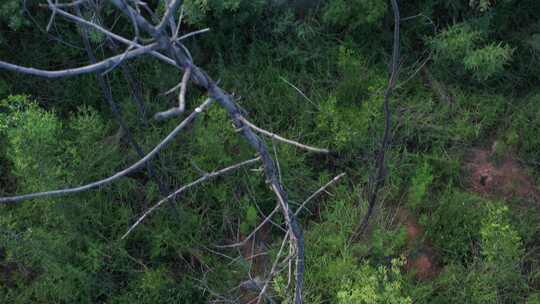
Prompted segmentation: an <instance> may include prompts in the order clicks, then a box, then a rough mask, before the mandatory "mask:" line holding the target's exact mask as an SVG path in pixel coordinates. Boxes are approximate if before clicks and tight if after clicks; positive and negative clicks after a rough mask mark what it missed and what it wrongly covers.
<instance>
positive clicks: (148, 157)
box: [0, 99, 212, 204]
mask: <svg viewBox="0 0 540 304" xmlns="http://www.w3.org/2000/svg"><path fill="white" fill-rule="evenodd" d="M211 103H212V100H211V99H207V100H206V101H205V102H204V103H203V104H201V105H200V106H199V107H198V108H196V109H195V111H193V112H192V113H191V114H190V115H189V116H188V117H186V119H184V120H183V121H182V122H181V123H180V124H179V125H178V126H177V127H176V128H175V129H174V130H173V131H172V132H171V133H169V135H167V137H165V139H164V140H163V141H161V142H160V143H159V144H158V145H157V146H156V147H155V148H154V149H153V150H152V151H150V152H149V153H148V154H147V155H146V156H145V157H143V158H142V159H140V160H139V161H137V162H136V163H135V164H133V165H131V166H130V167H128V168H126V169H124V170H122V171H120V172H117V173H115V174H114V175H112V176H110V177H107V178H105V179H102V180H99V181H96V182H92V183H89V184H86V185H84V186H80V187H75V188H67V189H60V190H53V191H46V192H38V193H31V194H25V195H19V196H11V197H0V204H2V203H14V202H20V201H25V200H30V199H35V198H43V197H52V196H62V195H67V194H73V193H79V192H84V191H87V190H90V189H93V188H97V187H101V186H104V185H107V184H110V183H112V182H114V181H115V180H117V179H119V178H121V177H123V176H126V175H128V174H130V173H131V172H134V171H135V170H137V169H139V168H141V167H142V166H144V165H145V164H146V162H148V161H149V160H151V159H152V158H154V157H155V156H156V155H157V154H158V152H159V151H160V150H161V149H163V148H164V147H166V146H167V145H168V144H169V143H170V142H171V140H172V139H173V138H174V137H175V136H176V135H177V134H178V133H179V132H180V131H181V130H182V129H183V128H185V127H186V126H187V125H188V124H189V123H191V122H192V121H193V120H194V119H195V118H196V117H197V115H198V114H199V113H201V112H202V111H203V110H204V109H205V108H206V107H208V106H209V105H210V104H211Z"/></svg>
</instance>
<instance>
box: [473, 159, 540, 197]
mask: <svg viewBox="0 0 540 304" xmlns="http://www.w3.org/2000/svg"><path fill="white" fill-rule="evenodd" d="M492 156H493V151H492V150H491V149H473V150H471V151H470V153H469V155H468V156H467V158H466V162H465V166H464V167H465V170H466V171H467V174H468V182H469V187H470V188H471V190H472V191H474V192H476V193H479V194H481V195H484V196H490V197H500V198H503V199H510V198H516V197H517V198H521V199H525V200H533V201H540V191H539V190H538V188H537V187H536V185H535V183H534V179H533V178H532V177H530V176H529V175H528V174H527V172H526V170H525V169H524V168H523V167H522V166H521V165H520V164H519V163H518V162H517V161H516V160H514V159H513V158H511V157H509V156H507V157H504V158H502V159H500V160H499V161H497V162H495V161H493V159H494V157H492Z"/></svg>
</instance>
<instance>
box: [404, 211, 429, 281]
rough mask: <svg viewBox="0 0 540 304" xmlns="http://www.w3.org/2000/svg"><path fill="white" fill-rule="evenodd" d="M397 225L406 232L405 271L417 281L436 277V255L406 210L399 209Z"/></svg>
mask: <svg viewBox="0 0 540 304" xmlns="http://www.w3.org/2000/svg"><path fill="white" fill-rule="evenodd" d="M397 219H398V223H399V224H401V225H403V226H404V227H405V229H406V232H407V251H406V252H407V263H406V264H405V269H406V270H407V271H408V272H410V273H412V274H413V275H414V277H415V278H416V279H418V280H430V279H433V278H434V277H436V276H437V275H438V274H439V272H440V268H439V266H438V264H437V258H436V253H435V251H434V250H433V248H432V247H431V245H430V244H429V240H427V239H426V238H425V237H424V228H423V227H422V226H421V225H420V224H419V223H418V220H417V219H416V217H415V216H414V215H412V214H411V213H410V212H409V211H408V210H405V209H403V208H399V209H398V211H397Z"/></svg>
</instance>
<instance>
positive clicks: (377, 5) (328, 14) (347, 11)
mask: <svg viewBox="0 0 540 304" xmlns="http://www.w3.org/2000/svg"><path fill="white" fill-rule="evenodd" d="M386 9H387V3H386V2H385V1H377V0H354V1H345V0H335V1H328V2H327V4H326V6H325V7H324V9H323V12H324V13H323V20H324V22H326V23H328V24H329V25H331V26H335V27H337V28H338V29H348V30H363V28H365V27H369V26H374V25H376V24H377V23H379V22H380V21H381V19H382V17H384V15H385V13H386ZM364 30H365V29H364Z"/></svg>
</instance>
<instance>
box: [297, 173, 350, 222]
mask: <svg viewBox="0 0 540 304" xmlns="http://www.w3.org/2000/svg"><path fill="white" fill-rule="evenodd" d="M345 175H346V173H341V174H340V175H338V176H336V177H334V178H333V179H332V180H331V181H329V182H328V183H326V185H324V186H322V187H321V188H319V190H317V191H315V192H313V194H312V195H310V196H309V197H308V198H307V199H306V200H305V201H304V202H303V203H302V204H301V205H300V207H298V209H297V210H296V212H295V213H294V214H295V215H296V216H298V214H299V213H300V212H301V211H302V209H304V207H305V206H306V205H307V203H309V202H310V201H311V200H312V199H314V198H315V197H317V195H319V194H320V193H321V192H323V191H324V190H326V188H328V187H330V186H331V185H333V184H335V183H337V182H338V181H339V180H340V179H341V178H342V177H343V176H345Z"/></svg>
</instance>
